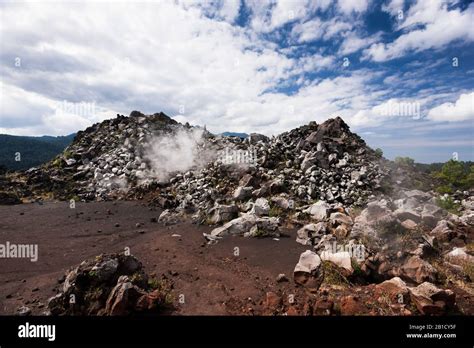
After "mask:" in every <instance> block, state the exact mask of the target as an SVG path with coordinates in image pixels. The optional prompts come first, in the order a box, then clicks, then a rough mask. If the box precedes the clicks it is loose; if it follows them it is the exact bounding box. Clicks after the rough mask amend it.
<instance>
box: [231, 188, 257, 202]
mask: <svg viewBox="0 0 474 348" xmlns="http://www.w3.org/2000/svg"><path fill="white" fill-rule="evenodd" d="M252 191H253V187H251V186H239V187H237V189H236V190H235V191H234V194H233V197H234V199H235V200H238V201H244V200H246V199H248V198H250V197H252Z"/></svg>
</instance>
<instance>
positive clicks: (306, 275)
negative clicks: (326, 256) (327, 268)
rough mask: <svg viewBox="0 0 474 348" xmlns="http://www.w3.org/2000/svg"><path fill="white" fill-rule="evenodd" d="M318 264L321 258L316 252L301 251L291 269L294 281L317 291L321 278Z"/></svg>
mask: <svg viewBox="0 0 474 348" xmlns="http://www.w3.org/2000/svg"><path fill="white" fill-rule="evenodd" d="M320 266H321V258H320V257H319V256H318V254H316V253H315V252H313V251H311V250H306V251H305V252H303V253H302V254H301V255H300V259H299V261H298V263H297V264H296V266H295V270H294V271H293V279H294V281H295V283H296V284H298V285H303V286H305V287H307V288H308V289H309V290H310V291H317V289H318V288H319V287H320V285H321V283H322V280H323V279H322V278H323V277H322V275H321V274H320Z"/></svg>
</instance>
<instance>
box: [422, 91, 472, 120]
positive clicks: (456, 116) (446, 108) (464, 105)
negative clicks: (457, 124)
mask: <svg viewBox="0 0 474 348" xmlns="http://www.w3.org/2000/svg"><path fill="white" fill-rule="evenodd" d="M428 118H429V119H430V120H433V121H448V122H453V121H464V120H469V119H472V120H474V92H471V93H466V94H461V95H460V96H459V98H458V100H456V102H455V103H444V104H441V105H439V106H436V107H434V108H432V109H431V110H430V111H429V112H428Z"/></svg>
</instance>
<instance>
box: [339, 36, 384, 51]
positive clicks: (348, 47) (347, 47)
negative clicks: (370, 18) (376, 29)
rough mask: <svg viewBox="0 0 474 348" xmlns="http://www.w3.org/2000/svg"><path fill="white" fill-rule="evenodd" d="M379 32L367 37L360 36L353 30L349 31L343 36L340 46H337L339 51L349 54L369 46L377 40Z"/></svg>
mask: <svg viewBox="0 0 474 348" xmlns="http://www.w3.org/2000/svg"><path fill="white" fill-rule="evenodd" d="M379 38H380V34H375V35H372V36H369V37H360V36H359V35H358V34H357V33H355V32H350V33H349V34H348V35H346V37H345V38H344V41H343V42H342V44H341V46H340V47H339V53H340V54H342V55H346V54H351V53H354V52H357V51H359V50H361V49H362V48H365V47H367V46H370V45H371V44H372V43H374V42H375V41H377V40H379Z"/></svg>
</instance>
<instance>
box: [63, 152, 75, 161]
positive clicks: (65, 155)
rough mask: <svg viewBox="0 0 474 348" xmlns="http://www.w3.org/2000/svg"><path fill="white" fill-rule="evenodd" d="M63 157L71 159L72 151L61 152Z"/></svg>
mask: <svg viewBox="0 0 474 348" xmlns="http://www.w3.org/2000/svg"><path fill="white" fill-rule="evenodd" d="M63 156H64V158H65V159H69V158H71V157H72V156H73V153H72V151H70V150H65V151H64V152H63Z"/></svg>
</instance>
